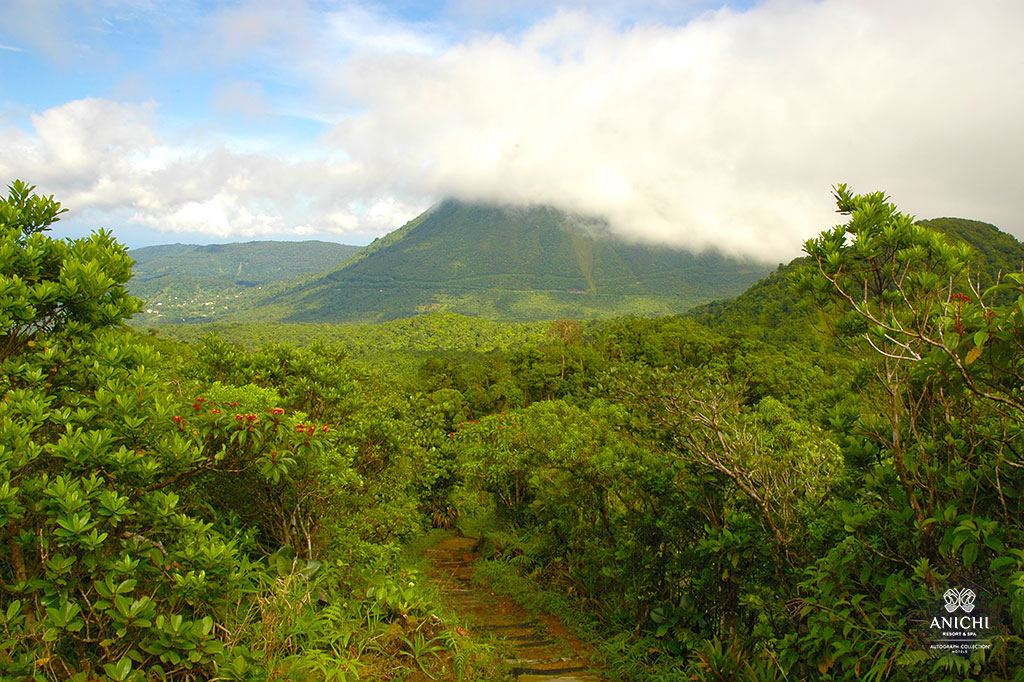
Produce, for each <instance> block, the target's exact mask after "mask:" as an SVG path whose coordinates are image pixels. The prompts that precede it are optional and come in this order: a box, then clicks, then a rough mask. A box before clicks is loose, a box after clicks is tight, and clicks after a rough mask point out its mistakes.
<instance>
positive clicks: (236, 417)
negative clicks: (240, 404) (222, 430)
mask: <svg viewBox="0 0 1024 682" xmlns="http://www.w3.org/2000/svg"><path fill="white" fill-rule="evenodd" d="M235 419H237V420H238V421H242V419H243V417H242V415H240V414H236V415H235Z"/></svg>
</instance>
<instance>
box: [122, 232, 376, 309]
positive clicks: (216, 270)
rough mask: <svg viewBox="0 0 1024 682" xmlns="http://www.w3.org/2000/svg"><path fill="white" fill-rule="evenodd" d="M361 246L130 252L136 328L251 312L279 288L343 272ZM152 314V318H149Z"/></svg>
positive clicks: (184, 247) (261, 245)
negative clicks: (139, 306)
mask: <svg viewBox="0 0 1024 682" xmlns="http://www.w3.org/2000/svg"><path fill="white" fill-rule="evenodd" d="M359 248H360V247H358V246H348V245H345V244H335V243H332V242H323V241H304V242H271V241H264V242H246V243H234V244H211V245H209V246H197V245H194V244H166V245H161V246H148V247H145V248H142V249H135V250H132V251H131V256H132V258H133V259H134V261H135V266H134V276H133V277H132V279H131V281H130V282H129V285H128V287H129V289H130V290H131V292H132V293H133V294H134V295H136V296H138V297H139V298H141V299H143V300H144V301H146V310H147V312H146V313H143V314H141V315H139V316H136V317H135V318H133V322H134V323H136V324H140V323H141V324H147V323H154V322H183V321H203V320H210V319H213V318H214V317H217V316H220V315H224V314H230V313H233V312H237V311H239V310H246V309H251V308H252V307H253V306H254V305H255V304H256V302H257V301H258V300H259V299H260V298H262V297H264V296H266V295H267V293H268V289H269V290H274V287H273V286H270V285H273V284H274V283H278V282H283V281H286V280H295V279H296V278H298V277H302V276H308V275H309V274H310V273H319V272H324V271H325V270H331V269H333V268H336V267H338V265H339V264H341V263H342V262H344V261H345V259H346V258H349V257H350V256H352V255H353V254H355V253H356V252H358V251H359ZM150 311H151V312H150Z"/></svg>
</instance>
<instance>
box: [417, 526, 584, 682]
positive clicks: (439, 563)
mask: <svg viewBox="0 0 1024 682" xmlns="http://www.w3.org/2000/svg"><path fill="white" fill-rule="evenodd" d="M476 544H477V541H476V540H475V539H474V538H465V537H454V536H452V537H448V538H446V539H444V540H442V541H441V542H440V543H438V544H437V545H435V546H434V547H432V548H431V549H428V550H426V552H427V556H428V558H429V559H430V563H431V566H432V570H431V574H432V575H431V582H433V583H434V584H435V585H437V586H438V587H439V589H441V590H442V591H443V592H444V593H445V594H446V595H447V596H448V598H449V600H450V604H451V607H452V609H453V610H454V611H456V612H457V613H458V614H459V615H460V616H462V617H463V618H465V619H466V621H467V622H469V623H470V624H471V626H470V629H471V632H470V634H471V635H472V636H474V637H488V636H489V637H491V638H493V641H494V642H495V645H496V646H497V647H498V648H499V650H501V651H502V654H503V656H502V657H503V659H504V661H505V663H506V664H507V666H508V670H507V671H501V672H499V671H495V673H496V677H495V678H493V679H501V678H500V677H498V676H497V675H499V674H501V675H509V674H510V675H511V676H512V677H513V678H514V679H516V680H518V682H603V679H604V678H602V677H601V676H600V675H598V674H597V673H596V672H595V671H594V670H592V669H591V667H590V663H589V658H590V656H589V652H588V651H587V649H586V648H585V647H584V645H583V644H582V643H581V642H580V641H579V640H578V639H576V638H575V637H573V636H572V635H571V634H570V633H569V632H568V630H566V628H565V626H564V625H562V624H561V623H560V622H559V621H558V619H556V618H553V617H551V616H547V615H539V614H531V613H529V612H527V611H526V610H525V609H523V608H522V607H521V606H519V605H518V604H516V603H515V602H514V601H512V600H511V599H509V598H508V597H504V596H502V595H498V594H494V593H493V592H491V591H489V590H488V589H487V588H486V586H481V585H477V584H474V583H473V581H472V577H473V562H474V561H475V560H476V559H477V555H476V552H475V549H474V548H475V546H476ZM506 679H507V678H506Z"/></svg>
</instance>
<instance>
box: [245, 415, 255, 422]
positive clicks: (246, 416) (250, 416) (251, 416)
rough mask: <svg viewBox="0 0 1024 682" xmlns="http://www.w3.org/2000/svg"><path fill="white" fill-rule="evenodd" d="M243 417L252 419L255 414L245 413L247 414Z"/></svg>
mask: <svg viewBox="0 0 1024 682" xmlns="http://www.w3.org/2000/svg"><path fill="white" fill-rule="evenodd" d="M245 418H246V419H248V420H249V421H252V420H253V419H255V418H256V415H254V414H247V415H245Z"/></svg>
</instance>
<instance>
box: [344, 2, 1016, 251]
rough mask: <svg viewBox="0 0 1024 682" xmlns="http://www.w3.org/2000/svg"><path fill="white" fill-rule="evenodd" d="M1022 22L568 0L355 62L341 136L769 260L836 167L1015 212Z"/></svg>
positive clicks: (910, 5)
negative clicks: (606, 8)
mask: <svg viewBox="0 0 1024 682" xmlns="http://www.w3.org/2000/svg"><path fill="white" fill-rule="evenodd" d="M1022 28H1024V5H1021V4H1020V3H1010V2H1006V3H998V2H984V3H962V2H956V1H947V2H936V1H934V0H928V1H923V0H922V1H920V2H898V3H894V2H881V1H875V2H863V1H861V0H858V1H856V2H854V1H853V0H824V1H822V2H814V3H811V2H792V1H787V2H773V3H768V4H765V5H763V6H760V7H758V8H755V9H753V10H750V11H747V12H743V13H740V12H734V11H730V10H722V11H718V12H714V13H710V14H705V15H703V16H702V17H701V18H699V19H697V20H694V21H691V22H690V23H689V24H687V25H685V26H683V27H668V26H650V25H648V26H636V27H634V28H631V29H626V30H620V29H617V28H613V27H610V26H608V25H606V24H604V23H602V22H600V21H597V20H595V19H593V18H591V17H590V16H588V15H583V14H578V13H563V14H559V15H557V16H556V17H554V18H552V19H550V20H549V21H546V22H544V23H542V24H540V25H538V26H535V27H533V28H532V29H531V30H530V31H528V32H526V33H525V34H524V35H523V36H522V37H521V39H508V38H505V37H487V38H482V39H478V40H475V41H473V42H471V43H469V44H464V45H460V46H458V47H456V48H454V49H452V50H450V51H448V52H446V53H445V54H443V55H441V56H438V57H432V58H431V57H422V56H407V55H389V56H366V57H363V58H360V59H358V60H356V61H355V62H354V63H353V64H352V65H351V66H350V68H349V69H348V71H347V85H348V87H349V89H350V90H351V91H352V92H353V93H354V94H355V96H356V97H357V98H360V99H361V100H362V101H363V102H364V104H365V106H366V113H365V114H364V115H362V116H360V117H358V118H355V119H352V120H349V121H347V122H345V123H344V124H343V125H341V126H339V127H338V129H337V130H336V131H335V133H334V136H333V140H334V141H336V142H337V143H338V144H339V145H341V146H342V147H344V148H345V149H347V150H348V152H349V153H350V154H351V155H352V157H353V158H354V159H357V160H359V161H361V162H362V163H363V164H364V165H365V166H367V167H371V168H372V167H377V168H381V167H388V168H392V169H394V171H395V174H396V175H397V176H399V177H396V178H394V179H393V181H394V182H396V183H399V184H402V183H404V186H405V187H407V188H408V189H414V190H416V191H419V192H422V193H429V194H434V195H445V194H454V195H457V196H461V197H464V198H470V199H486V200H493V201H502V202H510V203H547V204H552V205H555V206H558V207H560V208H563V209H567V210H572V211H579V212H587V213H596V214H598V215H601V216H604V217H606V218H608V219H609V220H610V221H611V222H612V225H613V228H614V229H615V230H616V231H617V232H619V233H620V234H622V235H624V236H626V237H629V238H633V239H639V240H647V241H654V242H664V243H670V244H674V245H677V246H682V247H688V248H695V249H703V248H707V247H712V246H714V247H718V248H722V249H725V250H727V251H731V252H734V253H741V254H745V255H751V256H757V257H766V258H770V259H785V258H789V257H792V256H793V255H796V253H797V252H798V251H799V248H800V244H801V243H802V240H803V239H805V238H807V237H808V236H811V235H813V234H815V233H816V232H817V231H818V230H820V229H821V228H823V227H826V226H827V225H828V224H829V223H830V222H833V221H834V216H833V215H832V208H833V207H832V206H831V200H830V197H829V186H830V185H831V184H832V183H834V182H841V181H848V182H850V183H851V184H852V185H853V187H854V188H855V189H857V190H862V191H868V190H873V189H876V188H883V189H885V190H887V191H888V192H889V193H890V194H892V195H893V196H894V198H895V199H896V200H897V202H899V203H901V205H902V206H904V207H906V208H907V209H908V210H911V211H915V212H918V213H921V214H922V215H929V216H931V215H937V214H950V213H952V214H961V215H967V216H969V217H978V218H980V219H987V220H991V221H994V222H996V223H998V224H1000V225H1001V226H1003V227H1004V228H1010V229H1014V230H1020V228H1022V227H1024V224H1022V221H1021V219H1020V217H1019V204H1018V202H1017V200H1016V192H1015V190H1016V187H1015V184H1016V182H1017V181H1018V178H1019V177H1020V176H1021V174H1022V171H1024V160H1022V157H1021V154H1020V151H1021V149H1024V145H1022V142H1024V133H1022V129H1021V126H1020V125H1019V121H1020V120H1022V116H1024V92H1022V91H1021V90H1020V89H1019V88H1016V87H1014V86H1013V84H1014V83H1015V82H1016V80H1017V77H1016V75H1015V74H1016V71H1017V70H1018V69H1019V67H1020V65H1021V64H1022V63H1024V43H1022V42H1021V41H1020V40H1019V33H1020V30H1021V29H1022ZM1018 234H1019V232H1018Z"/></svg>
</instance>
